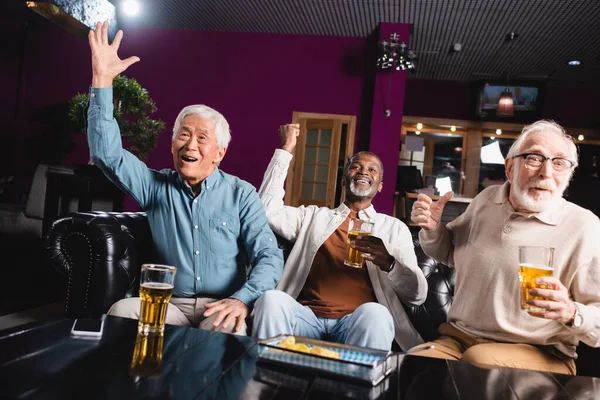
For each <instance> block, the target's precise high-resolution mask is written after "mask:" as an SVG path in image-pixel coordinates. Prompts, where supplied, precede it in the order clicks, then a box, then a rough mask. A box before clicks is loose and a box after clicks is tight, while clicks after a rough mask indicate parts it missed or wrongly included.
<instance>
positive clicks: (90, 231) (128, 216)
mask: <svg viewBox="0 0 600 400" xmlns="http://www.w3.org/2000/svg"><path fill="white" fill-rule="evenodd" d="M45 241H46V243H45V248H46V253H47V256H48V258H49V260H50V263H51V265H52V266H53V267H54V268H56V269H58V271H59V272H60V273H62V274H64V275H65V276H66V277H67V293H66V299H65V311H66V313H67V315H69V316H75V317H83V316H98V315H100V314H103V313H106V312H107V311H108V309H109V308H110V306H111V305H112V304H113V303H115V302H116V301H118V300H120V299H122V298H124V297H129V296H131V295H132V294H133V295H137V291H138V290H139V275H140V266H141V264H142V263H144V262H148V261H151V260H153V254H154V244H153V241H152V235H151V233H150V227H149V225H148V220H147V218H146V214H145V213H105V212H80V213H75V214H72V215H70V216H69V217H67V218H63V219H59V220H57V221H56V222H55V223H54V224H53V225H52V227H51V228H50V230H49V231H48V233H47V235H46V237H45Z"/></svg>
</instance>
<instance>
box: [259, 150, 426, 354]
mask: <svg viewBox="0 0 600 400" xmlns="http://www.w3.org/2000/svg"><path fill="white" fill-rule="evenodd" d="M291 159H292V155H291V154H290V153H288V152H287V151H284V150H280V149H278V150H275V154H274V155H273V158H272V159H271V162H270V163H269V166H268V167H267V171H266V172H265V176H264V179H263V182H262V185H261V187H260V189H259V196H260V199H261V201H262V203H263V205H264V206H265V209H266V212H267V218H268V220H269V226H270V227H271V229H273V231H274V232H276V233H277V234H279V235H280V236H282V237H284V238H285V239H287V240H289V241H291V242H294V247H293V249H292V251H291V253H290V255H289V257H288V259H287V261H286V263H285V268H284V271H283V277H282V278H281V281H280V282H279V285H278V286H277V289H279V290H282V291H284V292H286V293H288V294H289V295H290V296H292V297H294V298H296V297H297V296H298V295H299V294H300V291H301V290H302V288H303V287H304V284H305V282H306V278H307V277H308V274H309V272H310V268H311V266H312V262H313V259H314V257H315V254H316V253H317V251H318V249H319V248H320V247H321V245H322V244H323V243H324V242H325V240H327V238H328V237H329V236H330V235H331V234H332V233H333V232H334V231H335V230H336V229H337V228H338V227H339V226H340V225H341V224H342V222H343V221H344V220H345V219H346V218H347V217H348V214H349V213H350V209H349V208H348V207H346V205H344V204H341V205H340V206H339V207H337V208H336V209H333V210H332V209H330V208H327V207H317V206H306V207H305V206H300V207H290V206H285V205H284V203H283V197H284V195H285V191H284V189H283V185H284V182H285V179H286V176H287V171H288V167H289V164H290V161H291ZM358 217H359V218H360V219H363V220H370V221H371V222H373V223H374V227H373V236H377V237H379V238H381V239H382V240H383V242H384V244H385V247H386V249H387V250H388V252H389V253H390V254H391V255H392V256H393V257H394V260H395V262H394V266H393V268H392V270H391V271H390V272H389V273H387V272H383V271H382V270H381V269H380V268H379V267H378V266H376V265H375V264H373V263H372V262H370V261H367V263H366V264H367V270H368V272H369V278H370V280H371V284H372V285H373V290H374V291H375V296H376V297H377V301H378V302H379V303H380V304H382V305H384V306H386V307H387V308H388V309H389V310H390V313H391V314H392V316H393V318H394V322H395V326H396V340H397V341H398V343H399V344H400V346H401V347H402V348H403V349H405V350H406V349H408V347H412V346H414V345H417V344H420V343H422V341H423V340H422V339H421V337H420V335H419V334H418V333H417V332H416V330H415V329H414V327H412V324H411V323H410V321H409V320H408V317H407V316H406V312H405V311H404V309H403V308H402V304H401V303H400V301H402V302H403V303H404V304H406V305H408V306H418V305H420V304H422V303H423V302H424V301H425V298H426V297H427V280H426V279H425V275H424V274H423V271H422V270H421V269H420V268H419V267H418V265H417V258H416V255H415V251H414V245H413V241H412V235H411V233H410V231H409V229H408V227H407V226H406V225H405V224H404V223H403V222H401V221H400V220H398V219H396V218H393V217H390V216H388V215H385V214H378V213H377V212H376V211H375V208H373V206H370V207H368V208H366V209H364V210H361V211H359V213H358ZM411 328H412V331H411Z"/></svg>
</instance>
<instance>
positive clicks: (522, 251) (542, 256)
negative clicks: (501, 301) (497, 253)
mask: <svg viewBox="0 0 600 400" xmlns="http://www.w3.org/2000/svg"><path fill="white" fill-rule="evenodd" d="M553 258H554V248H552V247H543V246H519V282H520V284H521V310H525V311H528V312H529V313H530V314H534V315H544V313H545V312H546V310H545V309H543V308H539V307H535V306H532V305H529V304H527V300H546V299H545V298H544V297H540V296H532V295H530V294H529V289H533V288H538V289H553V288H554V287H553V285H551V284H536V283H535V280H536V279H537V278H542V277H546V276H552V275H553V274H554V266H553V261H554V260H553Z"/></svg>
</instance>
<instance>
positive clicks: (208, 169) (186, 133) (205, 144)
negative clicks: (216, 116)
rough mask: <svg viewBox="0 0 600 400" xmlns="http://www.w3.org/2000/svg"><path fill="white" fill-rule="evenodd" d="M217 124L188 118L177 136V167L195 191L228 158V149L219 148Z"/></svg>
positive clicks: (173, 146) (174, 162)
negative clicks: (216, 131)
mask: <svg viewBox="0 0 600 400" xmlns="http://www.w3.org/2000/svg"><path fill="white" fill-rule="evenodd" d="M214 125H215V124H214V123H213V122H212V121H211V120H208V119H201V118H199V117H197V116H196V115H188V116H187V117H185V118H184V119H183V122H182V123H181V126H180V127H179V129H178V131H177V132H176V133H175V136H174V137H173V142H172V143H171V153H172V154H173V164H174V165H175V169H176V170H177V172H178V173H179V175H181V178H182V179H183V180H184V181H185V182H186V183H187V184H188V185H190V187H191V188H192V189H193V190H194V193H196V194H197V193H199V190H198V191H196V190H195V189H196V188H199V186H198V185H199V184H200V183H201V182H202V181H203V180H204V179H205V178H206V177H207V176H209V175H210V174H212V173H213V171H214V170H215V167H216V166H217V164H218V163H219V162H220V161H221V160H222V159H223V157H224V156H225V152H226V151H227V148H226V147H223V148H221V149H219V146H218V145H217V137H216V136H215V126H214Z"/></svg>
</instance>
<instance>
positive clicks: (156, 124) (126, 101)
mask: <svg viewBox="0 0 600 400" xmlns="http://www.w3.org/2000/svg"><path fill="white" fill-rule="evenodd" d="M113 99H114V100H113V102H114V117H115V120H116V121H117V124H118V125H119V129H120V130H121V137H122V138H123V139H124V144H125V145H126V147H127V149H128V150H129V151H130V152H131V153H133V154H135V155H136V156H137V157H138V158H139V159H140V160H142V161H144V160H145V159H146V158H147V157H148V156H149V155H150V153H151V152H152V150H153V149H154V147H155V146H156V141H157V139H158V135H159V134H160V133H161V132H162V131H163V130H164V129H165V123H164V122H163V121H161V120H155V119H152V118H150V114H152V113H153V112H155V111H156V104H155V103H154V101H153V100H152V99H151V98H150V95H148V91H147V90H146V89H144V88H143V87H142V86H141V85H140V84H139V83H138V82H137V81H136V80H135V79H133V78H127V77H126V76H123V75H118V76H117V77H116V78H115V79H114V81H113ZM88 104H89V95H88V94H87V93H85V94H84V93H78V94H77V95H75V96H74V97H73V99H71V102H70V103H69V117H70V119H71V121H72V122H73V123H74V124H75V128H76V130H77V131H79V132H84V131H85V127H86V119H87V108H88Z"/></svg>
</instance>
